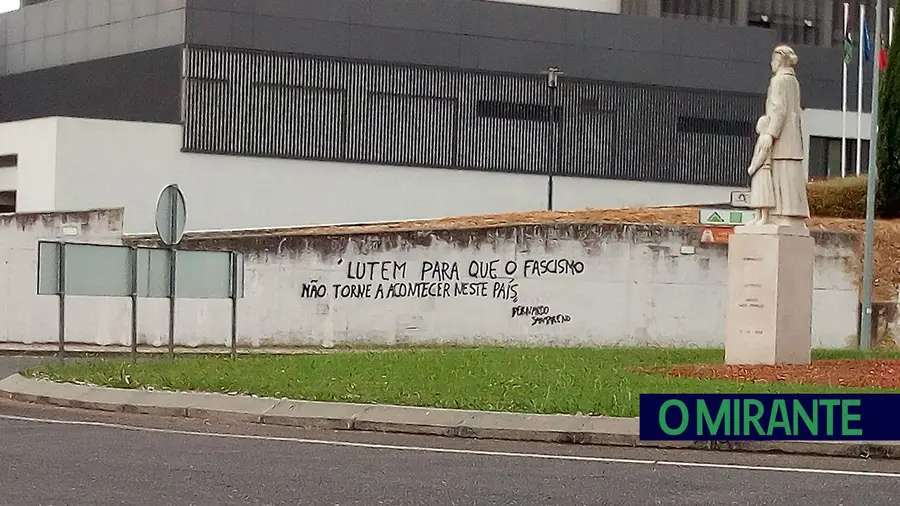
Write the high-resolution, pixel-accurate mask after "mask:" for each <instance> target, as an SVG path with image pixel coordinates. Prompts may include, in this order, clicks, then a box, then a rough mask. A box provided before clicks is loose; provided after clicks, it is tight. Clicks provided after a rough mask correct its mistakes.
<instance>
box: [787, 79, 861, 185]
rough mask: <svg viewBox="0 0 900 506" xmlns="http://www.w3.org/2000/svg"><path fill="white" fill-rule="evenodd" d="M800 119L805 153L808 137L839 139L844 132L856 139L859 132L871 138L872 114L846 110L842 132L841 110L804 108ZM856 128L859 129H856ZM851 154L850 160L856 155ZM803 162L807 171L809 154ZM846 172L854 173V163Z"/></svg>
mask: <svg viewBox="0 0 900 506" xmlns="http://www.w3.org/2000/svg"><path fill="white" fill-rule="evenodd" d="M801 86H802V84H801ZM801 121H802V125H803V145H804V146H805V148H806V152H807V153H809V146H810V142H809V138H810V137H830V138H832V139H840V138H841V137H842V136H843V135H845V133H846V136H847V139H856V137H857V134H859V138H860V139H863V140H869V139H871V138H872V135H871V133H872V132H871V131H870V128H871V125H872V115H871V114H869V113H863V114H857V113H856V112H855V111H853V112H851V111H847V125H846V132H844V126H843V113H842V112H841V111H832V110H828V109H804V110H803V116H802V119H801ZM858 128H859V129H860V130H857V129H858ZM848 149H849V147H848ZM854 153H855V152H854ZM851 154H852V155H853V157H851V160H855V156H856V155H855V154H853V153H851ZM865 156H866V155H863V159H865ZM803 163H804V167H806V169H807V171H808V170H809V156H807V157H806V160H804V161H803ZM866 170H868V169H866ZM847 173H848V175H850V174H855V173H856V167H855V165H850V166H848V167H847Z"/></svg>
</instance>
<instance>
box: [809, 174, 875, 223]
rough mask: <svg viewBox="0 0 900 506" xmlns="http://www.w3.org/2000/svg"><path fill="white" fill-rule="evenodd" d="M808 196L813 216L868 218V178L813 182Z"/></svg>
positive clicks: (810, 184) (810, 212) (810, 211)
mask: <svg viewBox="0 0 900 506" xmlns="http://www.w3.org/2000/svg"><path fill="white" fill-rule="evenodd" d="M806 194H807V197H808V198H809V214H811V215H813V216H828V217H832V218H859V219H864V218H865V217H866V176H860V177H847V178H835V179H826V180H822V181H813V182H811V183H809V184H808V185H807V187H806Z"/></svg>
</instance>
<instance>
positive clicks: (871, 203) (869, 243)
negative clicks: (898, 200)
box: [859, 0, 884, 350]
mask: <svg viewBox="0 0 900 506" xmlns="http://www.w3.org/2000/svg"><path fill="white" fill-rule="evenodd" d="M883 7H884V6H883V5H882V1H881V0H878V3H877V4H876V7H875V41H876V43H879V44H880V41H881V24H882V19H881V18H882V9H883ZM872 62H873V63H872V111H871V112H872V114H871V116H870V117H871V122H872V123H871V125H870V128H871V134H870V136H869V168H868V174H867V175H866V179H867V185H866V239H865V240H866V243H865V252H864V254H863V294H862V299H863V300H862V308H861V309H862V315H861V318H860V325H859V347H860V349H863V350H867V349H869V347H870V346H871V344H872V342H871V341H872V270H873V266H872V263H873V258H872V257H873V254H874V251H873V250H874V240H875V238H874V235H875V231H874V228H875V192H876V190H877V186H876V185H877V183H878V163H877V160H876V157H877V153H878V151H877V145H878V95H879V93H878V92H879V84H880V77H881V69H879V68H878V58H872Z"/></svg>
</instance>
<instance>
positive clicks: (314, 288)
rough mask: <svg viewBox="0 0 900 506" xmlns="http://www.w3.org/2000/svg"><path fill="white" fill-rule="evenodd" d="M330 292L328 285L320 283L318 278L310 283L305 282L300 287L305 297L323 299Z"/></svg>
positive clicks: (301, 294) (301, 293)
mask: <svg viewBox="0 0 900 506" xmlns="http://www.w3.org/2000/svg"><path fill="white" fill-rule="evenodd" d="M327 293H328V287H327V286H325V285H320V284H319V282H318V280H312V281H310V282H309V283H303V287H302V288H301V289H300V296H301V297H303V298H304V299H321V298H324V297H325V295H326V294H327Z"/></svg>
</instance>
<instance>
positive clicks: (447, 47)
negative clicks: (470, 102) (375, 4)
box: [349, 25, 461, 67]
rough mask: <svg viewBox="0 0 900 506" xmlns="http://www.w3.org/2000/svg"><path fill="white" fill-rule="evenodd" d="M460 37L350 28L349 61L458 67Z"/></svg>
mask: <svg viewBox="0 0 900 506" xmlns="http://www.w3.org/2000/svg"><path fill="white" fill-rule="evenodd" d="M460 39H461V36H459V35H453V34H447V33H427V32H421V31H416V30H401V29H395V28H381V27H377V26H357V25H353V26H350V53H349V56H350V57H352V58H359V59H368V60H377V61H401V62H407V63H415V64H424V65H439V66H444V67H458V66H459V65H460Z"/></svg>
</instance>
